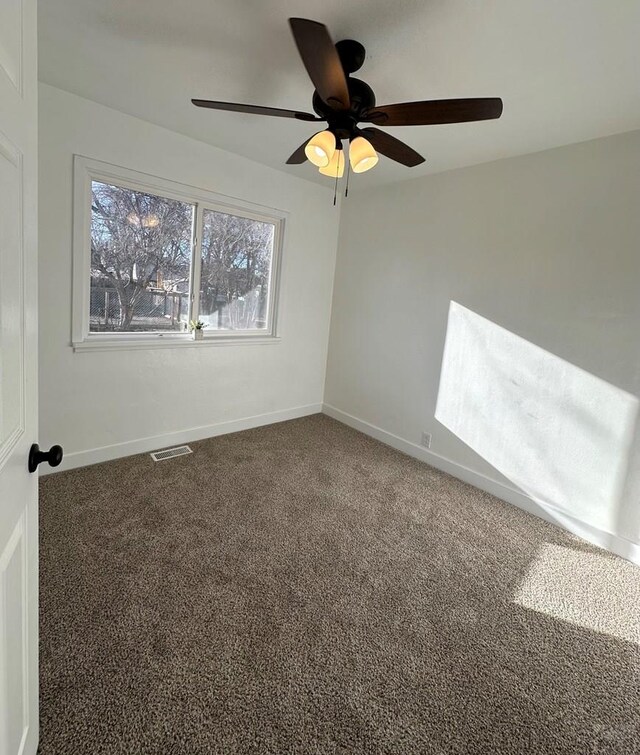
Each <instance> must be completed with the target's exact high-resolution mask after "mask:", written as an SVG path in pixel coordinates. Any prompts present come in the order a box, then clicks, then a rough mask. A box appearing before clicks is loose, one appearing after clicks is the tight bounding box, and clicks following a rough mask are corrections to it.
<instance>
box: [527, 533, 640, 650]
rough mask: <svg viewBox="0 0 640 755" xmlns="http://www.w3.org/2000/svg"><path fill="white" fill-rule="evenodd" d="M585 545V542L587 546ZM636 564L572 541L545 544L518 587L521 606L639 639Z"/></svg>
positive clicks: (639, 581)
mask: <svg viewBox="0 0 640 755" xmlns="http://www.w3.org/2000/svg"><path fill="white" fill-rule="evenodd" d="M587 547H588V546H587ZM639 574H640V573H639V572H638V567H637V566H634V565H633V564H631V563H629V562H628V561H623V560H622V559H618V558H613V557H612V556H608V555H607V554H605V553H602V554H600V553H597V552H588V551H584V550H582V546H581V545H578V546H577V548H576V549H575V550H574V549H573V548H566V547H564V546H560V545H552V544H549V543H545V544H544V545H543V546H542V547H541V548H540V550H539V552H538V554H537V556H536V558H535V560H534V561H533V562H532V564H531V565H530V566H529V568H528V570H527V573H526V574H525V576H524V579H523V580H522V583H521V584H520V586H519V587H518V589H517V591H516V594H515V597H514V601H515V602H516V603H517V604H518V605H520V606H522V607H523V608H529V609H531V610H533V611H537V612H539V613H543V614H546V615H547V616H552V617H554V618H557V619H561V620H562V621H568V622H570V623H572V624H576V625H578V626H581V627H584V628H585V629H590V630H593V631H595V632H601V633H602V634H607V635H610V636H612V637H618V638H619V639H621V640H626V641H628V642H635V643H637V644H640V612H639V611H638V606H639V605H640V578H639Z"/></svg>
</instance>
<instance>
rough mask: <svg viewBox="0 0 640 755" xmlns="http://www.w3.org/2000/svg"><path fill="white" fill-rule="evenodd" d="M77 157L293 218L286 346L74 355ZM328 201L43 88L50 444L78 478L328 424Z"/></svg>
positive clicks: (294, 183)
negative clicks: (82, 470)
mask: <svg viewBox="0 0 640 755" xmlns="http://www.w3.org/2000/svg"><path fill="white" fill-rule="evenodd" d="M188 106H189V105H188V102H187V104H186V105H185V107H188ZM211 127H212V128H215V119H212V121H211ZM74 153H76V154H81V155H84V156H87V157H91V158H95V159H98V160H104V161H106V162H109V163H113V164H115V165H120V166H124V167H127V168H131V169H133V170H138V171H142V172H144V173H150V174H153V175H156V176H160V177H163V178H168V179H171V180H173V181H178V182H182V183H184V184H189V185H192V186H196V187H199V188H204V189H208V190H211V191H214V192H217V193H220V194H225V195H228V196H229V197H237V198H240V199H243V200H246V201H249V202H254V203H257V204H260V205H264V206H267V207H274V208H277V209H280V210H285V211H287V212H289V213H290V216H289V219H288V221H287V228H286V245H285V248H284V250H283V258H282V277H281V287H280V309H279V314H278V327H279V335H280V336H281V341H280V342H279V343H276V344H267V345H258V344H247V345H244V344H243V345H239V346H236V345H234V346H220V347H216V346H203V347H201V348H200V347H199V348H177V349H171V348H162V349H157V350H139V351H115V352H91V353H87V352H83V353H74V352H73V350H72V348H71V346H70V340H71V282H72V280H71V275H72V270H71V239H72V156H73V154H74ZM332 201H333V200H332V191H331V189H330V188H328V187H327V188H325V187H321V186H317V185H315V184H312V183H309V182H307V181H303V180H300V179H298V178H295V177H291V176H288V175H286V174H285V173H283V172H280V171H276V170H272V169H270V168H267V167H264V166H262V165H258V164H257V163H254V162H252V161H250V160H247V159H245V158H241V157H238V156H236V155H232V154H230V153H227V152H224V151H222V150H219V149H216V148H214V147H211V146H209V145H206V144H203V143H201V142H198V141H195V140H193V139H189V138H187V137H184V136H182V135H179V134H176V133H173V132H171V131H167V130H165V129H162V128H160V127H158V126H155V125H152V124H150V123H147V122H144V121H141V120H139V119H137V118H133V117H131V116H128V115H125V114H123V113H120V112H117V111H115V110H112V109H110V108H107V107H104V106H102V105H98V104H96V103H94V102H90V101H88V100H85V99H81V98H79V97H76V96H74V95H72V94H69V93H67V92H63V91H61V90H58V89H55V88H53V87H50V86H47V85H41V87H40V217H39V227H40V232H41V242H40V438H39V441H40V444H41V445H42V446H48V445H49V444H51V443H60V444H62V445H63V447H64V449H65V454H66V464H67V465H74V464H81V463H90V462H93V461H98V460H101V459H105V458H110V457H115V456H119V455H126V454H128V453H133V452H137V451H142V450H148V449H150V448H154V447H157V444H161V445H166V444H167V443H170V442H182V441H183V440H186V439H188V438H196V437H206V436H210V435H213V434H215V433H216V432H218V431H221V430H232V429H241V428H242V427H244V426H246V425H247V424H250V423H251V422H256V421H265V422H268V421H274V420H276V419H281V418H286V417H289V416H295V415H296V414H301V413H305V412H311V411H318V410H319V408H320V406H321V402H322V398H323V387H324V374H325V364H326V354H327V340H328V331H329V316H330V306H331V290H332V284H333V273H334V265H335V253H336V239H337V230H338V210H337V208H334V207H333V204H332ZM261 415H268V416H266V417H262V419H258V420H250V421H249V422H244V420H245V419H246V418H255V417H256V416H261ZM223 423H227V424H223ZM96 449H97V450H96Z"/></svg>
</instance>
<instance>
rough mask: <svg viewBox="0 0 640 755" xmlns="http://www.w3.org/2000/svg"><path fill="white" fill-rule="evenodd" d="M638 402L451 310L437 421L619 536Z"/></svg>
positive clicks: (541, 494)
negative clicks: (619, 522) (616, 529)
mask: <svg viewBox="0 0 640 755" xmlns="http://www.w3.org/2000/svg"><path fill="white" fill-rule="evenodd" d="M637 412H638V399H637V398H636V397H635V396H632V395H631V394H629V393H627V392H625V391H623V390H621V389H619V388H617V387H615V386H613V385H610V384H609V383H607V382H605V381H604V380H601V379H600V378H597V377H595V376H594V375H591V374H590V373H588V372H586V371H585V370H583V369H581V368H579V367H576V366H575V365H572V364H570V363H569V362H566V361H565V360H564V359H561V358H560V357H557V356H555V355H554V354H551V353H549V352H548V351H545V350H544V349H541V348H540V347H538V346H535V345H534V344H532V343H529V342H528V341H526V340H525V339H524V338H520V337H519V336H517V335H515V334H513V333H511V332H509V331H508V330H505V329H504V328H502V327H500V326H499V325H496V324H495V323H493V322H491V321H490V320H487V319H485V318H484V317H481V316H480V315H477V314H476V313H475V312H472V311H471V310H469V309H466V308H465V307H463V306H461V305H460V304H457V303H456V302H453V301H452V302H451V304H450V307H449V321H448V327H447V336H446V342H445V349H444V356H443V361H442V371H441V374H440V387H439V391H438V400H437V407H436V413H435V417H436V419H437V420H438V421H439V422H441V423H442V424H443V425H444V426H445V427H446V428H448V429H449V430H450V431H451V432H453V433H454V434H455V435H457V436H458V438H460V439H461V440H462V441H464V443H466V444H467V445H468V446H470V447H471V448H472V449H473V450H474V451H475V452H476V453H478V454H479V455H480V456H482V457H483V458H484V459H485V460H486V461H488V462H489V463H490V464H491V465H492V466H493V467H495V469H497V470H498V471H499V472H501V473H502V474H503V475H504V476H505V477H507V478H508V479H509V480H511V481H512V482H513V483H515V484H516V485H517V486H518V487H520V488H521V489H522V490H524V491H525V492H526V493H527V494H528V495H529V496H531V498H533V499H534V500H535V501H537V502H538V503H540V504H543V505H549V506H552V507H553V508H558V509H560V510H562V511H565V512H566V513H568V514H570V515H571V516H573V517H576V518H578V519H580V520H582V521H583V522H586V523H588V524H591V525H593V526H595V527H598V528H599V529H603V530H605V531H608V532H611V531H615V528H616V527H615V526H616V521H617V516H618V505H619V503H620V498H621V495H622V490H623V486H624V482H625V477H626V472H627V459H628V455H629V450H630V447H631V444H632V441H633V437H634V429H635V421H636V415H637Z"/></svg>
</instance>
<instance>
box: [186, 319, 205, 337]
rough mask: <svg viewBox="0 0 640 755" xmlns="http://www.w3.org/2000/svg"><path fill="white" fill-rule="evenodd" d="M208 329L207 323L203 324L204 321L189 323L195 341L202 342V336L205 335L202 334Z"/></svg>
mask: <svg viewBox="0 0 640 755" xmlns="http://www.w3.org/2000/svg"><path fill="white" fill-rule="evenodd" d="M206 327H207V323H206V322H202V320H197V321H196V320H191V322H190V323H189V330H190V331H191V332H192V333H193V340H194V341H201V340H202V336H203V335H204V333H203V332H202V331H203V330H204V329H205V328H206Z"/></svg>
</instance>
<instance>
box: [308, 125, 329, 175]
mask: <svg viewBox="0 0 640 755" xmlns="http://www.w3.org/2000/svg"><path fill="white" fill-rule="evenodd" d="M335 151H336V137H335V136H334V135H333V134H332V133H331V131H329V130H327V131H318V133H317V134H314V135H313V136H312V137H311V139H309V141H308V142H307V146H306V147H305V148H304V153H305V155H306V156H307V160H308V161H309V162H310V163H313V165H315V166H316V167H318V168H326V167H327V165H329V163H330V162H331V158H332V157H333V155H334V152H335Z"/></svg>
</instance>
